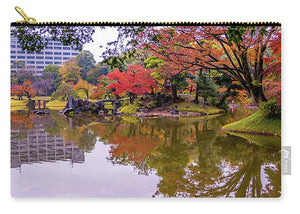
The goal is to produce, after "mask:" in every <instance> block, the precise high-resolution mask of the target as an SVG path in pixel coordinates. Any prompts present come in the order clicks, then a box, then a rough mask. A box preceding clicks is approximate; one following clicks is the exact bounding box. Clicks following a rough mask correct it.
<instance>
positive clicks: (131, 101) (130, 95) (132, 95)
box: [129, 93, 134, 104]
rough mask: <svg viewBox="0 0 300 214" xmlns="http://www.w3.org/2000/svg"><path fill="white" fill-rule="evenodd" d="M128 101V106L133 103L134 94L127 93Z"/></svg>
mask: <svg viewBox="0 0 300 214" xmlns="http://www.w3.org/2000/svg"><path fill="white" fill-rule="evenodd" d="M129 101H130V104H133V101H134V94H133V93H129Z"/></svg>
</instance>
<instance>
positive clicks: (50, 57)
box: [45, 56, 53, 59]
mask: <svg viewBox="0 0 300 214" xmlns="http://www.w3.org/2000/svg"><path fill="white" fill-rule="evenodd" d="M45 59H53V57H52V56H46V57H45Z"/></svg>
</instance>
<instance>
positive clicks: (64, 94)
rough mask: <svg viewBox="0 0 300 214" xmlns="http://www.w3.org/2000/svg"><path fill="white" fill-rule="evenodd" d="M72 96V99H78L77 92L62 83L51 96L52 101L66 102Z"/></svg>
mask: <svg viewBox="0 0 300 214" xmlns="http://www.w3.org/2000/svg"><path fill="white" fill-rule="evenodd" d="M69 95H72V96H73V98H79V96H78V94H77V92H76V91H75V90H74V89H73V88H72V86H71V85H70V84H68V83H62V84H61V85H60V86H58V88H57V89H56V91H55V92H53V94H52V96H51V101H53V100H67V98H68V96H69Z"/></svg>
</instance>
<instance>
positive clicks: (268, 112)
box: [259, 99, 281, 118]
mask: <svg viewBox="0 0 300 214" xmlns="http://www.w3.org/2000/svg"><path fill="white" fill-rule="evenodd" d="M259 110H260V111H261V113H262V115H263V116H264V117H265V118H272V117H273V118H274V117H280V115H281V109H280V107H278V105H277V101H276V100H275V99H270V100H268V101H267V102H262V103H261V104H260V107H259Z"/></svg>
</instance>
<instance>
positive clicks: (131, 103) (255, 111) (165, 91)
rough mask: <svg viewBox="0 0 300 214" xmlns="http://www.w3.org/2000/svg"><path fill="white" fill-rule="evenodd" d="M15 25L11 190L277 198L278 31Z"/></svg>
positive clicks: (225, 25) (273, 27)
mask: <svg viewBox="0 0 300 214" xmlns="http://www.w3.org/2000/svg"><path fill="white" fill-rule="evenodd" d="M16 10H17V11H18V12H19V13H20V14H21V15H22V16H23V17H24V21H20V22H15V23H12V24H11V55H10V58H11V112H10V113H11V195H12V196H13V197H109V198H120V197H135V198H136V197H146V198H147V197H148V198H150V197H188V198H194V197H201V198H217V197H231V198H237V197H239V198H244V197H247V198H248V197H255V198H257V197H258V198H259V197H271V198H274V197H279V196H280V195H281V116H280V115H281V25H280V23H274V22H261V23H252V22H249V23H243V22H220V23H201V22H199V23H197V22H179V23H178V22H174V23H172V22H171V23H163V22H162V23H151V22H149V23H145V22H133V23H114V22H91V23H68V22H55V23H43V22H36V20H35V19H34V18H30V17H28V16H27V15H26V14H25V13H24V12H23V11H22V10H21V9H20V8H19V7H16Z"/></svg>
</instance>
